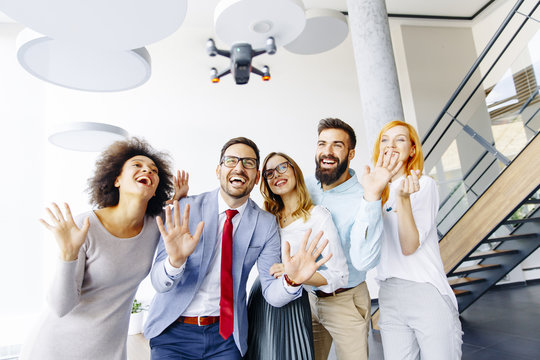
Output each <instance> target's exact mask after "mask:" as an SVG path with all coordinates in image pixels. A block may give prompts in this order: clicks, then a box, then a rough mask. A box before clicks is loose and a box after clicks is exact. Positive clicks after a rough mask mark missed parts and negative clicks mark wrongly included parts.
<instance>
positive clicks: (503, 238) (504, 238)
mask: <svg viewBox="0 0 540 360" xmlns="http://www.w3.org/2000/svg"><path fill="white" fill-rule="evenodd" d="M534 238H537V239H540V234H537V233H530V234H515V235H508V236H501V237H496V238H490V239H485V240H483V242H484V243H487V242H499V241H509V240H517V239H534Z"/></svg>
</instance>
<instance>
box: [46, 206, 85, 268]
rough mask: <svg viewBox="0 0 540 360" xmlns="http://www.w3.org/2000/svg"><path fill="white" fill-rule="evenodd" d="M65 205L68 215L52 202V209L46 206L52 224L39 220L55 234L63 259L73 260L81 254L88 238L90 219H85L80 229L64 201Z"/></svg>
mask: <svg viewBox="0 0 540 360" xmlns="http://www.w3.org/2000/svg"><path fill="white" fill-rule="evenodd" d="M64 207H65V212H66V216H64V215H63V214H62V211H60V208H59V207H58V205H56V203H52V205H51V208H52V210H51V209H49V208H46V211H47V213H48V214H49V218H50V222H51V224H49V223H48V222H46V221H45V220H43V219H39V222H41V223H42V224H43V226H45V227H46V228H47V229H48V230H49V231H50V232H52V233H53V234H54V238H55V239H56V243H57V244H58V247H59V248H60V257H61V258H62V260H64V261H73V260H76V259H77V257H78V256H79V250H80V249H81V246H82V244H84V241H85V240H86V234H88V229H89V228H90V220H89V219H88V217H87V218H86V219H84V223H83V226H82V228H80V229H79V227H78V226H77V224H75V221H73V216H72V215H71V210H70V209H69V205H68V204H66V203H64Z"/></svg>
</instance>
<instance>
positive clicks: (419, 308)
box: [379, 278, 463, 360]
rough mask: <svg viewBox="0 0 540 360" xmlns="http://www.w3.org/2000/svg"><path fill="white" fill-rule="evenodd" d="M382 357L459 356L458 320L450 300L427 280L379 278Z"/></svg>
mask: <svg viewBox="0 0 540 360" xmlns="http://www.w3.org/2000/svg"><path fill="white" fill-rule="evenodd" d="M379 308H380V312H381V313H380V318H379V327H380V329H381V336H382V343H383V351H384V358H385V360H395V359H404V360H405V359H407V360H409V359H411V360H412V359H423V360H456V359H461V344H462V340H461V336H462V335H463V332H462V331H461V322H460V321H459V314H458V312H457V310H456V308H455V307H454V305H453V304H452V300H451V299H450V298H449V297H448V296H446V295H444V296H443V295H441V294H440V293H439V291H438V290H437V288H435V286H433V285H431V284H429V283H419V282H414V281H408V280H402V279H398V278H390V279H386V280H385V281H381V282H380V289H379Z"/></svg>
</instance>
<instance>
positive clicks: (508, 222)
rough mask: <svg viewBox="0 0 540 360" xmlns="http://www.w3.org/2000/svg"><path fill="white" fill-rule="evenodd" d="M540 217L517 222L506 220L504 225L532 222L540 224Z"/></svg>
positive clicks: (517, 220)
mask: <svg viewBox="0 0 540 360" xmlns="http://www.w3.org/2000/svg"><path fill="white" fill-rule="evenodd" d="M539 221H540V217H530V218H526V219H516V220H506V221H504V222H503V224H504V225H513V224H525V223H530V222H539Z"/></svg>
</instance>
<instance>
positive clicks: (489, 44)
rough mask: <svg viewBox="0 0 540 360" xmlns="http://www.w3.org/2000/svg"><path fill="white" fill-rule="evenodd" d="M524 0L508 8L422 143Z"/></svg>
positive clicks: (423, 140) (423, 141)
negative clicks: (505, 14) (504, 16)
mask: <svg viewBox="0 0 540 360" xmlns="http://www.w3.org/2000/svg"><path fill="white" fill-rule="evenodd" d="M524 1H525V0H518V2H517V3H516V5H514V7H513V8H512V10H510V12H509V13H508V15H507V16H506V18H505V19H504V21H503V22H502V24H501V26H499V28H498V29H497V31H496V32H495V35H493V37H492V38H491V39H490V40H489V42H488V44H487V45H486V47H485V48H484V50H483V51H482V52H481V53H480V56H479V57H478V59H476V61H475V62H474V63H473V65H472V67H471V69H470V70H469V71H468V72H467V74H466V75H465V77H464V78H463V80H461V83H459V85H458V87H457V89H456V91H454V93H453V94H452V96H451V97H450V99H449V100H448V101H447V103H446V105H444V108H443V109H442V111H441V113H440V114H439V116H438V117H437V120H435V122H434V123H433V124H432V125H431V126H430V128H429V129H428V131H427V132H426V134H425V135H424V138H423V139H422V145H423V144H424V143H425V142H426V140H427V139H428V138H429V136H430V135H431V133H432V132H433V131H434V130H435V128H436V127H437V125H439V122H440V121H441V119H442V118H443V116H444V115H445V114H446V112H447V111H448V109H449V108H450V106H451V105H452V103H453V102H454V100H456V98H457V97H458V95H459V93H460V92H461V90H463V88H464V87H465V84H466V83H467V82H468V81H469V80H470V78H471V77H472V76H473V74H474V72H475V71H476V70H477V69H478V67H479V66H480V63H481V62H482V61H483V60H484V58H485V57H486V55H487V53H488V52H489V50H491V48H492V47H493V44H494V43H495V42H496V41H497V39H498V38H499V36H500V35H501V34H502V32H503V31H504V29H505V28H506V26H507V25H508V23H509V22H510V20H512V18H513V17H514V15H515V14H516V12H517V9H518V8H519V7H520V6H521V4H523V2H524ZM426 158H427V155H426Z"/></svg>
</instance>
